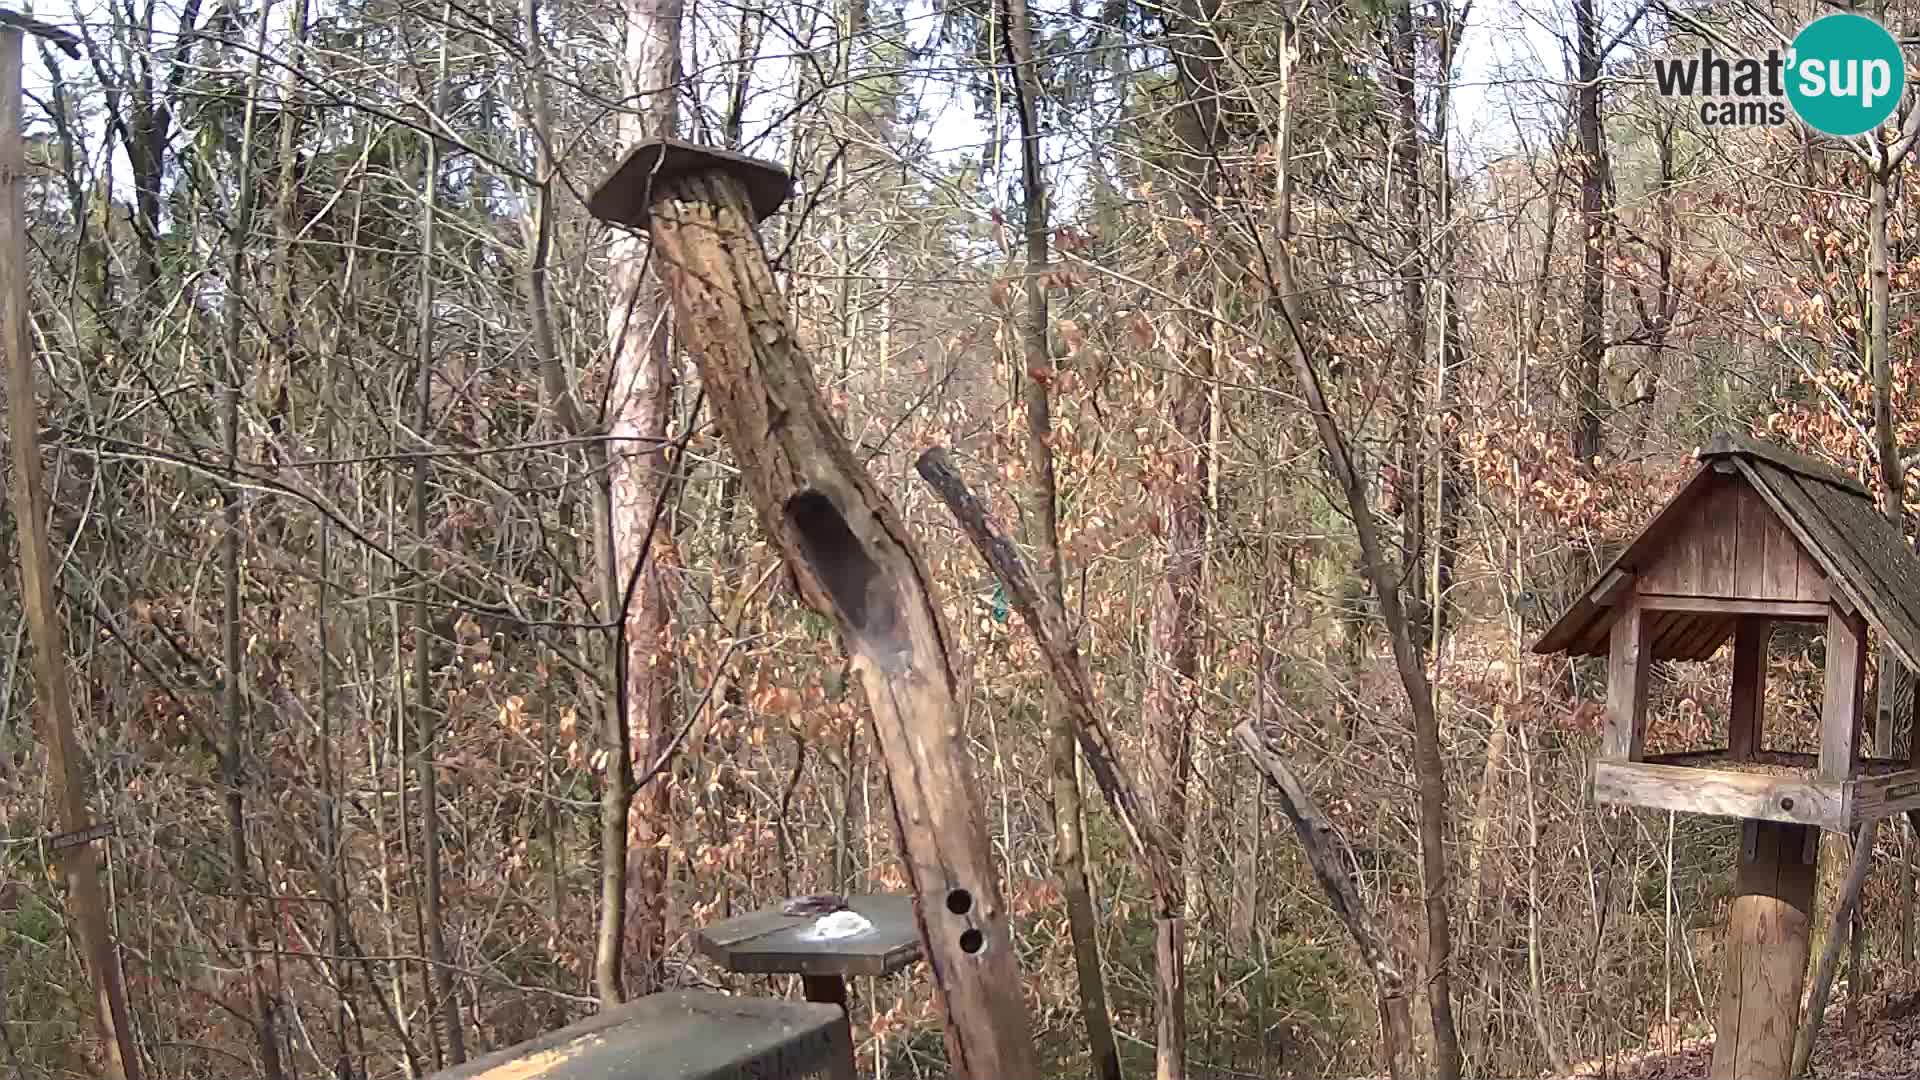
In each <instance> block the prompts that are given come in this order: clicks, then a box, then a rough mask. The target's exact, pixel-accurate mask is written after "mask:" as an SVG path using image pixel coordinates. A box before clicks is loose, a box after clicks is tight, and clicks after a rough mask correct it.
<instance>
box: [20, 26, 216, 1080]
mask: <svg viewBox="0 0 1920 1080" xmlns="http://www.w3.org/2000/svg"><path fill="white" fill-rule="evenodd" d="M22 37H23V33H22V31H21V30H20V29H19V28H18V27H15V26H9V27H5V28H0V185H4V187H3V188H0V199H3V200H4V202H0V308H3V309H4V310H3V311H0V333H4V335H5V337H4V340H0V350H4V352H5V354H6V356H5V360H6V373H5V374H6V385H7V429H8V431H7V434H8V439H9V442H10V443H11V449H12V457H13V471H12V483H11V485H10V487H11V489H12V490H11V492H10V495H11V502H12V507H13V519H14V529H15V530H16V532H17V534H18V537H19V540H18V543H19V548H18V550H19V564H18V568H19V573H20V606H21V612H22V615H23V617H24V619H25V621H26V623H27V631H28V634H29V635H30V637H31V639H32V644H33V676H34V688H35V692H36V695H37V700H36V702H35V704H36V708H35V710H34V726H35V728H36V729H37V731H38V733H39V736H40V741H41V743H42V744H43V745H44V746H45V747H46V752H47V786H48V788H49V794H50V795H51V796H52V799H53V802H54V805H55V807H56V808H57V810H58V812H59V814H60V816H61V819H62V823H63V824H64V825H65V827H66V829H67V831H69V832H78V831H83V830H87V829H90V828H92V827H93V822H92V816H91V815H90V814H89V813H88V811H87V787H86V773H85V771H84V770H83V769H82V768H81V761H80V751H79V747H78V746H77V745H76V744H75V740H74V733H73V699H72V692H71V690H70V689H69V687H68V685H67V664H66V633H65V627H64V626H63V625H62V623H61V621H60V618H59V608H58V607H57V606H56V604H55V601H54V577H55V575H56V574H57V573H58V569H57V567H56V564H55V563H54V561H53V549H52V544H51V543H50V542H49V540H48V537H47V524H46V522H47V511H48V501H49V500H48V493H47V491H46V489H45V487H44V484H45V478H44V475H43V473H42V466H41V462H40V435H39V432H40V423H39V417H38V416H37V415H36V409H35V403H34V401H35V399H34V393H33V382H34V379H33V368H34V363H33V333H32V327H31V320H30V316H29V314H28V307H27V259H26V255H27V231H26V225H27V218H26V200H25V198H24V195H25V190H24V189H25V188H26V185H27V175H28V173H27V168H26V162H25V155H24V153H23V152H22V151H23V149H24V146H23V140H22V138H21V133H22V126H23V117H22V113H23V111H24V109H23V102H22V100H21V85H20V84H21V66H22V65H21V48H22V40H21V39H22ZM58 860H59V862H58V865H59V870H60V874H61V877H62V878H63V879H64V881H65V883H66V888H67V896H68V898H69V902H70V903H71V904H72V906H73V909H74V912H75V914H76V916H77V918H76V919H75V922H76V923H78V927H77V929H78V936H79V938H80V947H81V950H82V955H84V956H85V957H86V966H87V968H88V969H89V973H90V974H91V975H92V977H93V993H94V1022H95V1024H96V1025H98V1028H99V1032H100V1040H101V1043H102V1044H103V1046H104V1047H105V1052H106V1074H107V1076H108V1077H109V1078H110V1080H141V1077H142V1076H143V1075H144V1074H145V1069H144V1067H143V1065H142V1063H141V1059H140V1051H139V1048H138V1047H137V1046H136V1045H135V1044H134V1041H133V1031H132V1028H131V1027H130V1022H129V1016H128V1012H127V996H126V991H125V989H124V984H123V983H122V981H121V977H120V956H119V951H118V949H117V948H116V947H115V945H114V938H113V924H112V921H111V920H110V919H109V918H108V917H107V907H106V898H105V894H104V891H103V889H102V887H101V882H100V867H99V863H98V862H97V861H96V855H95V848H94V844H93V843H92V842H87V843H81V844H76V845H74V846H72V847H69V848H66V849H64V850H63V851H62V852H60V854H59V855H58ZM252 959H253V958H252V957H251V956H249V957H248V960H249V961H251V960H252ZM4 992H5V990H4V988H0V994H4ZM3 1022H4V1021H0V1023H3ZM7 1049H8V1051H9V1053H10V1054H11V1052H12V1051H13V1044H12V1041H11V1040H10V1039H9V1040H8V1042H7ZM16 1072H17V1074H18V1075H20V1076H23V1077H24V1076H25V1075H26V1074H25V1073H24V1072H21V1071H19V1070H18V1069H17V1068H16Z"/></svg>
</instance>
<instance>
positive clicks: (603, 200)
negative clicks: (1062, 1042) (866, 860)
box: [588, 140, 1038, 1080]
mask: <svg viewBox="0 0 1920 1080" xmlns="http://www.w3.org/2000/svg"><path fill="white" fill-rule="evenodd" d="M788 186H789V185H788V180H787V178H786V176H785V174H784V173H783V172H782V171H781V170H780V169H779V168H778V167H777V166H773V165H770V164H767V163H765V162H759V161H755V160H753V159H751V158H743V157H740V156H738V155H733V154H725V153H720V152H716V151H710V150H707V149H705V148H702V147H698V146H692V145H689V144H686V143H680V142H674V141H667V140H662V141H656V142H650V143H644V144H642V145H640V146H637V147H635V148H634V149H633V150H632V151H631V152H629V154H628V156H627V157H626V159H625V160H624V161H623V162H622V163H621V165H620V167H619V168H618V169H617V170H616V171H615V173H614V174H613V176H612V177H611V178H609V179H608V181H607V182H606V183H604V184H602V185H601V187H600V189H599V190H598V191H596V192H595V193H594V196H593V198H592V199H591V200H590V201H589V203H588V207H589V209H590V210H592V211H593V213H594V214H595V215H596V216H598V217H601V218H603V219H608V220H615V221H621V222H624V223H627V224H632V225H637V226H641V227H644V228H646V229H647V230H648V231H649V232H651V234H652V237H653V251H654V254H653V262H654V266H655V267H656V268H657V270H658V272H659V273H660V275H661V277H662V279H663V280H664V282H665V284H666V287H667V290H668V292H669V293H670V295H671V296H672V299H673V311H674V319H675V322H674V325H675V328H676V331H677V333H678V335H679V339H680V342H681V344H683V345H684V346H686V348H687V350H688V351H689V352H690V353H692V355H693V358H694V360H695V362H696V363H697V365H698V366H699V370H700V377H701V380H702V384H703V386H704V387H705V389H706V392H707V395H708V397H709V399H710V400H711V401H712V402H713V406H714V411H715V414H716V416H717V419H718V422H719V426H720V430H721V433H722V435H723V436H724V437H725V439H726V441H727V444H728V447H729V448H730V449H731V450H732V451H733V456H734V460H735V462H736V463H737V464H738V465H739V468H740V474H741V479H742V480H743V481H744V484H745V486H746V489H747V491H748V493H749V495H750V496H751V498H752V499H753V505H754V509H755V510H756V511H757V512H758V514H759V518H760V523H761V526H762V527H763V528H764V529H765V530H766V532H767V534H768V535H769V536H770V537H771V538H772V539H773V541H774V543H775V544H776V545H777V546H778V548H779V550H780V553H781V555H782V556H783V557H784V559H785V561H786V563H787V566H788V567H789V568H790V569H791V570H792V572H793V575H794V578H795V581H796V583H797V584H798V587H799V589H800V591H801V594H802V596H803V597H804V598H805V599H806V600H807V601H808V602H809V603H810V604H811V605H813V606H814V607H815V608H816V609H818V610H820V611H822V612H823V613H826V614H829V615H831V616H832V617H833V619H834V620H835V622H836V623H837V625H838V627H839V630H840V634H841V638H842V640H843V641H844V642H845V644H846V647H847V649H848V651H849V652H850V653H851V656H852V660H853V664H854V666H855V668H856V669H857V670H858V671H859V672H860V674H861V681H862V685H863V686H864V687H865V689H866V694H867V700H868V703H869V704H870V705H871V707H872V710H873V727H874V731H875V733H876V735H877V736H878V739H879V743H880V749H881V752H882V753H883V754H884V755H885V758H886V764H887V780H888V786H889V788H890V789H891V791H892V795H893V809H894V819H895V825H896V829H897V833H898V835H899V837H900V839H901V846H902V848H903V849H904V854H905V863H906V870H907V874H908V878H909V881H910V883H911V885H912V888H913V891H914V894H915V895H916V897H918V903H917V904H916V905H915V907H916V919H917V921H918V923H919V928H920V934H921V938H922V943H923V945H924V948H925V954H926V958H927V960H928V963H929V966H930V967H931V969H932V972H933V981H934V988H935V994H936V998H937V1002H938V1005H939V1007H940V1008H941V1009H942V1010H943V1012H944V1019H945V1021H946V1041H947V1052H948V1058H949V1066H950V1068H951V1070H952V1075H954V1076H956V1077H972V1078H974V1080H1002V1078H1005V1080H1018V1078H1027V1077H1034V1076H1037V1075H1038V1072H1037V1068H1036V1064H1035V1062H1036V1059H1035V1055H1034V1048H1033V1037H1032V1029H1031V1026H1030V1021H1029V1018H1028V1014H1027V1006H1026V999H1025V997H1024V995H1022V994H1021V993H1020V992H1019V986H1020V970H1019V965H1018V963H1017V958H1016V956H1015V952H1014V943H1013V940H1012V938H1011V936H1010V933H1009V927H1008V916H1007V906H1006V903H1005V901H1004V900H1003V898H1002V894H1001V889H1000V882H999V879H998V873H997V869H996V866H995V863H994V860H993V855H992V849H991V847H990V845H989V841H988V836H987V829H986V822H985V818H984V815H983V814H982V811H981V804H980V800H979V798H978V796H977V794H976V792H975V786H974V781H973V776H972V768H971V766H970V764H969V761H968V757H967V748H966V741H965V738H964V735H963V733H962V730H961V710H960V707H959V703H958V702H957V700H956V697H955V686H956V680H955V677H954V672H953V669H952V666H951V663H950V661H949V650H948V644H947V643H948V635H947V630H946V628H945V627H944V626H943V625H942V622H941V618H940V614H939V605H938V603H937V602H936V599H935V597H934V592H933V585H932V582H931V581H930V579H929V578H928V575H927V572H926V568H925V566H926V564H925V562H924V561H923V560H922V559H921V557H920V555H919V553H918V551H917V550H916V547H915V545H914V543H913V540H912V537H911V536H910V534H909V533H908V531H907V528H906V525H905V523H904V522H903V521H902V520H901V518H900V515H899V514H898V513H897V512H896V511H895V509H894V507H893V504H892V503H891V502H889V501H888V500H887V499H886V498H885V497H884V496H883V495H881V494H880V492H879V491H878V490H877V489H876V488H875V487H874V485H873V482H872V479H871V478H870V477H869V476H868V475H867V472H866V470H865V469H864V468H863V467H862V466H861V465H860V464H859V463H858V462H856V461H855V460H854V456H853V452H852V450H851V448H850V447H849V446H848V444H847V440H846V437H845V436H844V435H843V434H842V432H841V430H840V427H839V425H838V424H837V423H836V422H835V421H834V419H833V417H832V416H830V415H829V414H828V412H827V407H826V403H825V401H824V400H823V398H822V397H821V394H820V391H819V389H818V388H817V387H816V386H815V384H814V380H813V368H812V363H811V360H810V359H809V357H808V356H807V355H806V352H805V350H804V349H803V348H802V347H801V345H800V343H799V341H798V340H797V339H796V337H795V336H794V333H793V330H792V328H791V327H790V326H789V325H788V323H787V316H786V311H787V304H786V301H785V299H784V298H783V297H782V296H781V294H780V291H779V289H778V287H777V286H776V285H775V284H774V280H773V268H772V266H771V265H769V263H768V261H767V256H766V252H765V251H764V250H763V249H762V247H761V244H760V239H759V236H758V235H757V234H756V232H755V230H754V226H755V225H756V224H757V223H758V221H759V220H760V219H761V218H763V217H765V216H766V215H767V214H769V213H771V212H773V210H774V209H776V208H777V207H778V206H779V205H780V202H781V201H782V200H783V199H784V198H785V197H786V193H787V189H788Z"/></svg>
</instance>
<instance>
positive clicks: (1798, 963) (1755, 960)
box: [1712, 821, 1819, 1080]
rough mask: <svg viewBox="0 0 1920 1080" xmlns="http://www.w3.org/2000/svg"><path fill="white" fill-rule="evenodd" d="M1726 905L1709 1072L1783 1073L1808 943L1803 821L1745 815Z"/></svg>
mask: <svg viewBox="0 0 1920 1080" xmlns="http://www.w3.org/2000/svg"><path fill="white" fill-rule="evenodd" d="M1750 828H1751V829H1752V832H1753V844H1752V846H1751V847H1747V846H1746V845H1742V848H1741V850H1740V854H1739V862H1738V867H1737V869H1736V871H1735V874H1734V897H1733V903H1732V905H1731V906H1730V907H1729V909H1728V911H1727V945H1726V951H1725V955H1726V968H1725V971H1726V978H1725V980H1724V981H1723V982H1722V984H1721V989H1720V1023H1719V1025H1718V1029H1717V1032H1716V1038H1715V1039H1714V1045H1713V1072H1712V1076H1713V1080H1788V1076H1789V1071H1790V1069H1791V1067H1792V1064H1793V1041H1794V1029H1795V1027H1796V1026H1797V1021H1798V1020H1799V1016H1800V990H1801V985H1802V983H1803V982H1804V981H1805V979H1806V976H1807V954H1808V953H1809V951H1810V950H1811V947H1812V942H1811V937H1810V934H1811V929H1812V924H1813V920H1812V912H1813V878H1814V867H1815V865H1816V864H1817V863H1818V861H1819V860H1818V859H1814V860H1806V859H1804V858H1803V855H1804V854H1805V851H1806V846H1807V843H1808V842H1809V841H1808V836H1809V834H1811V835H1812V837H1813V838H1814V840H1813V841H1812V842H1814V843H1816V844H1817V843H1818V839H1817V838H1818V836H1819V833H1818V831H1816V830H1813V829H1809V828H1807V827H1806V826H1804V825H1782V824H1780V823H1778V822H1772V821H1762V822H1753V823H1750Z"/></svg>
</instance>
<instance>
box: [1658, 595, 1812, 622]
mask: <svg viewBox="0 0 1920 1080" xmlns="http://www.w3.org/2000/svg"><path fill="white" fill-rule="evenodd" d="M1634 603H1636V604H1638V605H1639V606H1640V608H1641V610H1643V611H1689V612H1695V613H1698V614H1703V615H1736V616H1743V615H1760V616H1765V617H1767V618H1771V619H1779V620H1782V621H1789V622H1790V621H1795V620H1799V621H1805V622H1815V621H1818V620H1821V619H1824V618H1826V617H1827V615H1828V613H1829V612H1830V611H1831V610H1832V609H1831V608H1829V607H1828V606H1827V605H1826V604H1824V603H1821V602H1820V601H1817V600H1735V599H1728V598H1727V597H1724V596H1669V595H1667V594H1664V593H1640V594H1638V595H1637V596H1635V597H1634Z"/></svg>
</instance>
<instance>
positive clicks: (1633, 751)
mask: <svg viewBox="0 0 1920 1080" xmlns="http://www.w3.org/2000/svg"><path fill="white" fill-rule="evenodd" d="M1619 608H1620V614H1619V615H1618V616H1617V617H1615V619H1614V623H1613V632H1612V652H1611V656H1610V657H1609V658H1608V661H1607V730H1606V738H1605V746H1604V748H1603V750H1602V753H1604V754H1605V755H1606V756H1607V757H1609V758H1616V759H1624V760H1628V761H1634V760H1638V759H1639V757H1640V746H1641V740H1642V738H1643V737H1644V736H1645V734H1646V715H1647V663H1648V661H1649V660H1651V659H1652V656H1651V653H1652V650H1651V649H1648V648H1647V647H1646V643H1645V641H1644V633H1643V630H1644V628H1645V623H1646V619H1645V617H1644V616H1643V615H1642V614H1641V611H1640V608H1639V606H1638V604H1637V603H1625V604H1621V605H1619Z"/></svg>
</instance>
